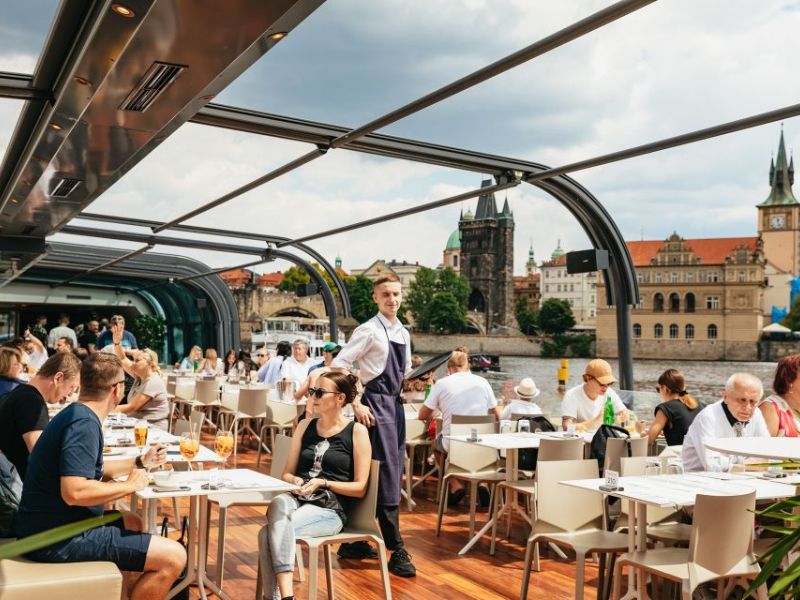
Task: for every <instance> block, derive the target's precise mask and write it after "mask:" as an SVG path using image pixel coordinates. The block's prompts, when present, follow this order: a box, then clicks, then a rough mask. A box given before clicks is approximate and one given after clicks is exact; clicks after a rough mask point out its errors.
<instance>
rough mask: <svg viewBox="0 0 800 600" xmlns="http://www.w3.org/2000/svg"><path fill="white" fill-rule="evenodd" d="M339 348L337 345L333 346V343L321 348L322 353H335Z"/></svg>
mask: <svg viewBox="0 0 800 600" xmlns="http://www.w3.org/2000/svg"><path fill="white" fill-rule="evenodd" d="M341 348H342V347H341V346H340V345H339V344H334V343H333V342H328V343H327V344H325V345H324V346H323V347H322V351H323V352H335V351H336V350H341Z"/></svg>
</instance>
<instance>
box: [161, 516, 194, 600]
mask: <svg viewBox="0 0 800 600" xmlns="http://www.w3.org/2000/svg"><path fill="white" fill-rule="evenodd" d="M168 533H169V518H168V517H164V520H163V521H161V535H162V536H163V537H169V536H168ZM188 533H189V517H183V520H182V521H181V537H180V538H178V540H177V541H178V543H179V544H180V545H181V546H183V547H184V549H186V543H187V540H188ZM188 555H189V553H188V549H187V556H188ZM187 568H188V565H185V566H184V567H183V571H182V572H181V574H180V576H179V577H178V578H177V579H176V580H175V581H174V582H173V584H172V587H171V588H170V589H172V588H174V587H175V586H177V585H180V584H181V583H183V581H184V580H185V579H186V570H187ZM189 587H190V586H188V585H187V586H186V587H185V588H183V589H182V590H181V591H180V592H178V593H177V594H175V595H174V596H173V598H174V599H175V600H189Z"/></svg>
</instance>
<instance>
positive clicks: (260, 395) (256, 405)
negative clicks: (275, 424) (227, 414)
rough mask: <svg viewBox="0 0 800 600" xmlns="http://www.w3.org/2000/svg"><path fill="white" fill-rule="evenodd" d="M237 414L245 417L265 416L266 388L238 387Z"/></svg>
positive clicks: (256, 417)
mask: <svg viewBox="0 0 800 600" xmlns="http://www.w3.org/2000/svg"><path fill="white" fill-rule="evenodd" d="M239 416H240V417H243V418H245V419H261V418H263V417H266V416H267V390H266V388H259V389H250V388H240V389H239Z"/></svg>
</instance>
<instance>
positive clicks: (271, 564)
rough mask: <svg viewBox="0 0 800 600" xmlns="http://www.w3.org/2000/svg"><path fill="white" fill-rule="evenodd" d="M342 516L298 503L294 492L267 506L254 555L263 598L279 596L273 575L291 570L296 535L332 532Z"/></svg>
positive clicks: (327, 509)
mask: <svg viewBox="0 0 800 600" xmlns="http://www.w3.org/2000/svg"><path fill="white" fill-rule="evenodd" d="M341 530H342V520H341V519H340V518H339V515H338V514H336V511H333V510H331V509H329V508H320V507H319V506H314V505H313V504H300V502H298V500H297V498H296V497H295V496H294V494H281V495H280V496H278V497H277V498H275V499H274V500H273V501H272V503H271V504H270V505H269V509H268V510H267V524H266V525H264V527H262V528H261V531H259V532H258V555H259V561H260V563H261V577H262V581H263V582H264V599H265V600H270V598H272V599H274V600H280V597H281V596H280V594H279V593H278V586H277V582H276V580H275V575H276V574H278V573H287V572H291V571H294V560H295V544H296V539H297V538H298V537H321V536H327V535H336V534H337V533H339V532H340V531H341Z"/></svg>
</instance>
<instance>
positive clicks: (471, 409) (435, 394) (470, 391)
mask: <svg viewBox="0 0 800 600" xmlns="http://www.w3.org/2000/svg"><path fill="white" fill-rule="evenodd" d="M425 406H427V407H428V408H430V409H431V410H436V409H437V408H438V409H439V410H440V411H441V413H442V431H441V434H442V435H443V436H445V435H449V434H450V422H451V421H452V420H453V415H488V414H489V411H490V410H492V409H493V408H495V407H496V406H497V398H495V397H494V392H493V391H492V386H490V385H489V382H488V381H486V380H485V379H484V378H483V377H480V376H478V375H473V374H472V373H470V372H469V371H459V372H458V373H453V374H452V375H448V376H447V377H443V378H442V379H440V380H439V381H437V382H436V383H434V384H433V387H432V388H431V393H430V395H428V399H427V400H425ZM442 447H443V448H444V449H445V450H448V449H449V448H450V440H448V439H447V438H444V437H443V438H442Z"/></svg>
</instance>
